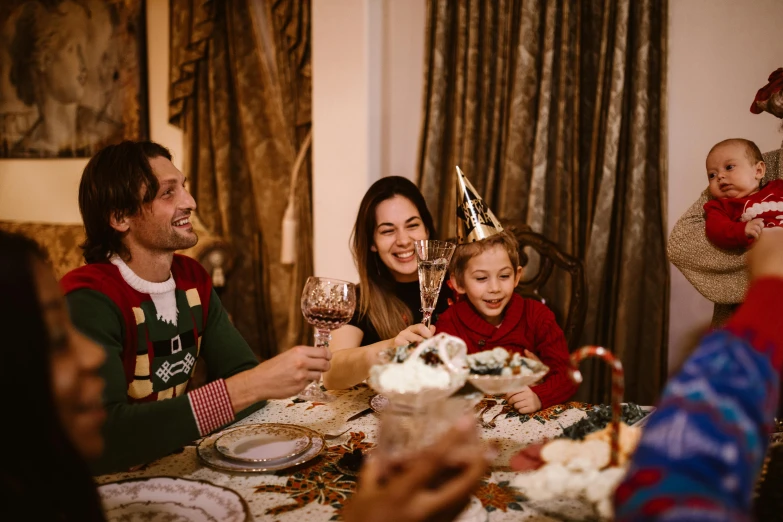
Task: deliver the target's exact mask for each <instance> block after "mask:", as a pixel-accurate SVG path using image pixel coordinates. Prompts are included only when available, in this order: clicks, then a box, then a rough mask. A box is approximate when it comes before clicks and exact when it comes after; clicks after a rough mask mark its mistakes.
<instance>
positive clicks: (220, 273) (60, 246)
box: [0, 220, 233, 289]
mask: <svg viewBox="0 0 783 522" xmlns="http://www.w3.org/2000/svg"><path fill="white" fill-rule="evenodd" d="M193 224H194V227H195V229H196V231H197V233H198V236H199V241H198V244H197V245H196V246H194V247H193V248H189V249H187V250H183V251H181V252H180V253H182V254H184V255H186V256H189V257H192V258H193V259H195V260H196V261H198V262H200V263H201V264H202V265H203V266H204V268H205V269H206V270H207V272H209V273H210V275H212V281H213V284H214V286H215V287H216V289H220V288H221V287H223V286H224V285H225V281H226V278H227V276H228V274H229V273H230V272H231V267H232V265H233V256H232V255H231V250H230V248H229V246H228V243H226V242H225V241H224V240H223V239H221V238H219V237H216V236H213V235H211V234H209V233H208V232H207V231H206V229H204V228H203V226H201V225H200V223H198V221H197V220H194V221H193ZM0 230H5V231H8V232H18V233H21V234H24V235H26V236H28V237H31V238H33V239H35V240H36V241H38V242H39V243H40V244H41V246H43V247H44V248H45V249H46V251H47V252H48V254H49V259H50V261H51V262H52V266H53V267H54V272H55V276H56V277H57V279H60V278H61V277H62V276H64V275H65V274H66V273H68V272H69V271H71V270H73V269H74V268H77V267H79V266H81V265H83V264H84V258H83V257H82V250H81V248H79V245H80V244H81V243H82V241H83V240H84V228H83V227H82V225H74V224H59V223H32V222H13V221H0Z"/></svg>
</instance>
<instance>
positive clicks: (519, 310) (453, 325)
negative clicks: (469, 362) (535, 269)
mask: <svg viewBox="0 0 783 522" xmlns="http://www.w3.org/2000/svg"><path fill="white" fill-rule="evenodd" d="M435 331H436V332H437V333H447V334H449V335H453V336H455V337H459V338H460V339H462V340H463V341H465V343H466V344H467V345H468V353H475V352H481V351H484V350H491V349H492V348H496V347H498V346H501V347H503V348H505V349H507V350H509V351H513V352H518V353H519V354H520V355H523V356H524V355H525V350H526V349H527V350H530V351H531V352H533V353H534V354H535V355H536V356H537V357H538V358H539V359H541V362H543V363H544V364H546V365H547V366H549V373H548V374H547V376H546V377H545V378H544V380H543V381H542V382H541V384H539V385H537V386H531V387H530V389H531V390H533V392H535V394H536V395H538V398H539V399H540V400H541V408H542V409H543V408H548V407H549V406H552V405H554V404H561V403H563V402H565V401H567V400H568V399H570V398H571V397H573V395H574V393H576V388H577V387H576V384H574V383H573V381H571V379H570V378H569V377H568V370H569V362H568V357H569V353H568V344H567V343H566V339H565V335H564V334H563V330H561V329H560V327H559V326H558V325H557V322H556V321H555V316H554V314H553V313H552V311H551V310H550V309H549V308H547V307H546V305H544V304H542V303H539V302H538V301H534V300H533V299H525V298H524V297H522V296H520V295H518V294H516V293H515V294H514V295H513V296H512V297H511V300H510V301H509V303H508V305H507V306H506V310H505V315H504V317H503V322H502V323H501V324H500V326H499V327H495V326H493V325H491V324H489V323H488V322H487V321H485V320H484V319H483V318H482V317H481V316H480V315H478V313H477V312H476V310H475V309H474V308H473V306H472V305H471V304H470V302H469V301H468V300H467V299H463V300H462V301H459V302H457V303H455V304H453V305H452V306H450V307H449V309H448V310H446V311H445V312H444V313H442V314H441V315H440V317H439V318H438V322H437V324H436V325H435Z"/></svg>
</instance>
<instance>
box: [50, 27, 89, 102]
mask: <svg viewBox="0 0 783 522" xmlns="http://www.w3.org/2000/svg"><path fill="white" fill-rule="evenodd" d="M83 40H84V39H83V38H79V37H77V36H76V35H69V37H68V38H67V39H66V40H65V42H64V45H63V46H62V47H60V48H57V49H52V50H50V51H49V54H48V56H47V65H48V66H47V67H46V68H45V69H44V71H43V81H44V86H45V89H46V91H48V93H49V94H50V95H51V96H52V97H54V99H56V100H57V101H59V102H60V103H76V102H78V101H79V100H81V98H82V96H84V84H85V83H86V81H87V67H86V66H85V63H84V45H83V43H82V42H83Z"/></svg>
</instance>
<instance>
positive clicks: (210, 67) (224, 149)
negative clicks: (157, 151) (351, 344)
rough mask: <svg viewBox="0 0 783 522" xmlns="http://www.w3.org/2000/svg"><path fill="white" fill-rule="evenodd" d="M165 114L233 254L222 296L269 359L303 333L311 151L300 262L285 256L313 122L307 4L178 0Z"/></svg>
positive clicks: (300, 212) (215, 228) (212, 223)
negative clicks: (284, 234) (287, 215)
mask: <svg viewBox="0 0 783 522" xmlns="http://www.w3.org/2000/svg"><path fill="white" fill-rule="evenodd" d="M170 6H171V42H170V44H171V45H170V47H171V50H170V51H171V58H170V61H171V63H170V65H171V71H170V81H171V83H170V86H169V89H170V90H169V104H170V106H169V118H170V121H171V123H173V124H175V125H177V126H179V127H180V128H182V130H183V131H184V140H185V148H186V152H185V156H186V157H185V171H186V175H187V176H188V177H189V178H190V183H191V189H192V191H193V195H194V197H195V199H196V201H197V203H198V212H197V213H198V216H199V217H200V219H201V221H202V222H203V223H204V225H205V226H206V227H207V228H208V229H209V230H210V231H211V232H212V233H214V234H217V235H220V236H222V237H224V238H226V239H227V240H229V241H230V244H231V246H232V249H233V253H234V255H235V257H236V259H235V265H234V268H233V271H232V273H231V275H230V277H229V279H228V281H227V285H226V289H225V291H224V292H223V294H222V295H221V299H222V300H223V303H224V305H225V306H226V309H227V310H228V311H229V313H230V314H231V316H232V320H233V321H234V324H235V325H236V326H237V328H238V329H239V331H240V332H241V333H242V335H243V336H244V337H245V339H247V341H248V343H249V344H250V346H251V347H253V349H254V350H256V352H257V354H258V355H259V356H261V357H262V358H268V357H271V356H274V355H276V354H277V353H278V352H279V351H281V350H284V349H285V348H288V347H290V346H291V345H293V344H296V343H298V342H299V341H300V340H301V341H303V340H304V339H305V337H304V336H306V333H307V329H306V328H305V324H304V320H303V318H302V315H301V312H300V311H299V295H300V293H301V289H302V287H303V286H304V280H305V279H306V278H307V276H308V275H310V274H311V273H312V269H313V263H312V259H313V254H312V224H311V218H310V216H311V215H312V211H311V203H310V186H311V176H310V161H309V157H308V158H307V161H305V162H304V163H303V167H302V170H301V171H300V172H299V176H298V182H297V183H296V187H295V191H294V193H293V196H294V198H293V199H294V201H295V203H296V207H295V208H296V215H297V217H298V233H297V238H296V244H297V249H298V250H297V254H296V262H295V264H294V265H293V266H285V265H282V264H281V263H280V245H281V225H282V219H283V214H284V212H285V209H286V204H287V201H288V199H289V188H290V185H291V170H292V167H293V164H294V161H295V158H296V156H297V152H298V151H299V149H300V147H301V145H302V143H303V142H304V141H305V137H306V135H307V133H308V131H309V128H310V124H311V110H310V107H311V105H310V95H311V81H310V3H309V2H306V1H304V2H303V1H299V0H275V1H272V0H266V1H262V0H257V1H252V0H226V1H220V2H217V1H204V0H171V2H170Z"/></svg>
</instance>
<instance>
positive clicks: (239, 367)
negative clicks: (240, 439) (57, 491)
mask: <svg viewBox="0 0 783 522" xmlns="http://www.w3.org/2000/svg"><path fill="white" fill-rule="evenodd" d="M185 181H186V180H185V176H184V175H183V174H182V173H181V172H180V171H179V170H178V169H177V168H176V167H175V166H174V165H173V164H172V163H171V154H170V153H169V151H168V150H167V149H166V148H165V147H163V146H161V145H158V144H157V143H153V142H130V141H125V142H122V143H120V144H118V145H110V146H109V147H106V148H105V149H103V150H101V151H100V152H98V153H97V154H96V155H95V156H94V157H93V158H92V159H91V160H90V162H89V163H88V164H87V166H86V167H85V169H84V173H83V174H82V179H81V183H80V185H79V210H80V211H81V213H82V219H83V221H84V227H85V231H86V235H87V239H86V241H85V242H84V244H83V245H82V248H83V249H84V259H85V261H87V265H86V266H83V267H80V268H77V269H76V270H73V271H71V272H69V273H68V274H66V275H65V277H63V279H62V281H61V286H62V288H63V291H64V292H65V294H66V299H67V300H68V305H69V310H70V313H71V317H72V320H73V322H74V324H75V326H76V327H77V328H78V329H80V330H81V331H82V332H84V333H85V334H87V335H88V336H90V337H92V338H93V339H94V340H95V341H97V342H98V343H99V344H101V345H102V346H103V347H104V349H105V350H106V363H105V364H104V366H103V369H102V370H101V372H102V376H103V377H104V379H105V380H106V391H105V393H104V403H105V404H104V405H105V407H106V412H107V414H108V418H107V421H106V424H105V428H104V432H105V433H104V436H105V441H106V449H105V452H104V455H103V456H102V457H101V459H100V460H99V461H98V462H96V463H95V464H94V466H93V471H95V472H97V473H108V472H112V471H120V470H124V469H127V468H128V467H130V466H133V465H136V464H143V463H146V462H149V461H151V460H154V459H156V458H159V457H162V456H164V455H166V454H168V453H171V452H172V451H174V450H176V449H178V448H180V447H182V446H184V445H185V444H187V443H189V442H191V441H193V440H195V439H197V438H199V437H202V436H204V435H207V434H208V433H210V432H212V431H215V430H216V429H218V428H221V427H223V426H224V425H226V424H228V423H230V422H233V421H234V420H235V419H236V418H238V417H242V416H244V415H247V414H248V413H250V412H252V411H253V410H254V409H257V408H258V407H259V405H260V404H259V403H260V402H261V401H264V400H266V399H278V398H285V397H290V396H292V395H295V394H297V393H298V392H299V391H301V390H302V389H303V388H304V387H305V386H306V385H307V384H308V382H310V381H312V380H316V379H318V378H319V376H320V373H321V372H324V371H326V370H328V369H329V358H330V357H331V356H330V354H329V352H328V351H327V350H325V349H322V348H313V347H309V346H297V347H295V348H293V349H291V350H288V351H286V352H284V353H283V354H281V355H278V356H277V357H274V358H272V359H270V360H268V361H265V362H263V363H261V364H258V361H257V360H256V358H255V356H254V355H253V352H252V351H251V349H250V347H249V346H248V345H247V343H246V342H245V340H244V339H243V338H242V336H241V335H240V334H239V332H238V331H237V330H236V329H235V328H234V327H233V325H232V324H231V322H230V321H229V320H228V314H227V313H226V311H225V309H224V308H223V306H222V304H221V303H220V300H219V299H218V297H217V295H216V294H215V292H214V290H213V289H212V282H211V281H210V278H209V275H208V274H207V272H206V271H205V270H204V268H203V267H202V266H201V265H200V264H199V263H198V262H196V261H195V260H193V259H191V258H189V257H185V256H181V255H178V254H175V253H174V252H175V251H176V250H180V249H183V248H190V247H192V246H194V245H195V244H196V242H197V241H198V237H197V236H196V234H195V232H193V226H192V225H191V223H190V216H191V213H192V212H193V211H194V210H195V208H196V202H195V201H194V200H193V197H192V196H191V195H190V193H189V192H188V191H187V189H186V188H185ZM199 355H201V356H202V357H203V358H204V361H205V362H206V365H207V369H208V375H209V378H210V380H211V382H210V383H209V384H207V385H205V386H203V387H201V388H198V389H196V390H192V391H190V392H187V393H186V392H185V389H186V387H187V384H188V381H189V380H190V377H191V375H192V374H193V370H194V368H195V364H196V359H197V357H198V356H199Z"/></svg>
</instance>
